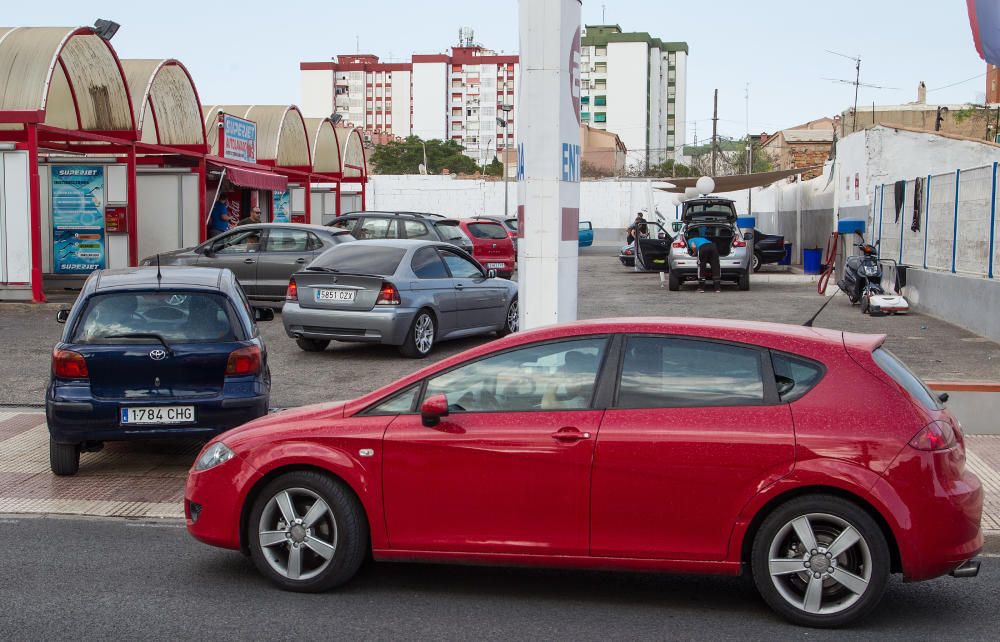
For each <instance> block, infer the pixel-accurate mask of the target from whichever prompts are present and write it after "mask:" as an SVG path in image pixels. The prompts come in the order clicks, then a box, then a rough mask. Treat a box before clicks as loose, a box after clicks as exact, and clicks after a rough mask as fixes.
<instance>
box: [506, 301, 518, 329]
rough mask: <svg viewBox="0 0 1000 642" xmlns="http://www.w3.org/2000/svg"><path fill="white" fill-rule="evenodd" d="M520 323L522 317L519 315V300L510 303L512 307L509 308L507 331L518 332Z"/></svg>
mask: <svg viewBox="0 0 1000 642" xmlns="http://www.w3.org/2000/svg"><path fill="white" fill-rule="evenodd" d="M520 323H521V317H520V315H519V314H518V309H517V299H514V300H513V301H511V302H510V307H509V308H507V331H508V332H511V333H514V332H517V328H518V325H519V324H520Z"/></svg>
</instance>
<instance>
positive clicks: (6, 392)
mask: <svg viewBox="0 0 1000 642" xmlns="http://www.w3.org/2000/svg"><path fill="white" fill-rule="evenodd" d="M614 251H615V250H613V248H608V247H607V246H605V247H595V248H590V249H589V250H585V254H584V255H583V256H581V258H580V279H579V291H580V299H579V300H580V306H579V312H580V317H581V318H584V319H593V318H600V317H612V316H623V315H631V316H700V317H718V318H729V319H755V320H761V321H775V322H779V323H794V324H801V323H803V322H804V321H806V320H807V319H809V318H810V317H811V316H812V315H813V314H815V312H816V311H817V310H818V309H819V307H820V306H821V305H822V304H823V302H824V298H823V297H820V296H819V295H818V294H816V288H815V284H813V283H809V282H805V280H804V279H803V278H802V277H801V276H798V277H790V276H789V275H787V274H783V273H780V272H768V271H764V272H761V273H760V274H759V275H758V278H756V279H755V280H754V281H753V284H752V289H751V291H750V292H739V291H737V290H736V289H735V287H734V286H726V287H725V289H724V292H723V293H721V294H714V293H705V294H699V293H697V292H696V291H695V290H694V289H693V288H692V287H691V286H689V287H687V288H685V289H684V290H683V291H681V292H670V291H669V290H667V289H666V287H662V288H661V287H660V282H659V277H658V275H656V274H640V273H635V272H632V271H631V270H628V269H626V268H623V267H622V266H621V265H620V264H619V263H618V261H617V259H615V258H614V256H613V255H612V253H613V252H614ZM768 269H769V268H765V270H768ZM816 325H817V326H821V327H828V328H839V329H844V330H849V331H852V332H872V333H886V334H888V335H889V340H888V346H889V347H890V348H891V349H892V350H893V351H894V352H896V353H897V354H898V355H899V356H900V357H901V358H903V359H904V360H905V361H906V362H907V363H908V364H910V366H911V367H912V368H913V369H914V370H915V371H916V372H917V373H918V374H920V375H921V376H923V377H925V378H927V379H929V380H934V381H993V380H1000V345H998V344H996V343H994V342H992V341H989V340H988V339H985V338H983V337H979V336H977V335H974V334H972V333H969V332H966V331H965V330H962V329H960V328H957V327H955V326H953V325H950V324H948V323H944V322H943V321H940V320H938V319H935V318H933V317H927V316H923V315H917V314H913V315H909V316H905V317H904V316H897V317H884V318H870V317H867V316H863V315H862V314H861V313H860V312H859V311H858V309H857V308H856V307H853V306H851V305H850V304H849V303H848V302H847V299H846V298H844V297H843V296H842V295H838V296H837V297H836V298H834V299H833V300H832V301H831V303H830V305H829V306H828V307H827V308H826V310H824V312H823V313H822V314H821V315H820V317H819V319H818V320H817V321H816ZM62 327H63V326H61V325H58V324H57V323H56V322H55V306H29V305H0V338H2V339H0V341H2V347H0V350H2V352H0V354H3V356H4V366H5V367H4V368H2V369H0V404H18V405H31V404H41V403H42V402H43V400H44V396H45V385H46V382H47V379H48V373H49V357H50V354H51V350H52V346H53V344H54V343H55V342H56V341H57V340H58V338H59V334H60V332H61V330H62ZM261 328H262V329H261V332H262V334H263V335H264V338H265V341H266V342H267V345H268V349H269V351H270V355H271V371H272V373H273V376H274V385H273V390H272V396H271V401H272V405H274V406H278V407H288V406H298V405H303V404H307V403H311V402H314V401H318V400H334V399H346V398H352V397H356V396H358V395H360V394H362V393H365V392H368V391H370V390H373V389H374V388H377V387H378V386H380V385H383V384H386V383H389V382H391V381H393V380H395V379H397V378H398V377H400V376H401V375H403V374H405V373H407V372H411V371H412V370H413V369H416V368H417V367H420V366H422V365H424V364H425V363H426V362H418V361H410V360H406V359H402V358H400V357H399V355H398V353H397V351H396V349H395V348H390V347H378V346H374V347H373V346H367V345H361V344H346V343H334V344H332V345H331V347H330V348H329V349H327V351H326V352H323V353H319V354H310V353H304V352H302V351H301V350H299V349H298V347H297V346H296V345H295V342H294V341H292V340H291V339H289V338H287V337H286V336H285V334H284V330H283V329H282V326H281V321H280V317H279V318H278V319H276V320H275V321H274V322H271V323H262V324H261ZM487 340H489V338H488V337H487V338H478V339H467V340H463V341H456V342H450V343H443V344H441V345H440V346H439V347H438V348H436V349H435V352H434V353H433V354H432V356H431V357H430V360H435V359H441V358H444V357H446V356H449V355H452V354H455V353H457V352H460V351H462V350H465V349H467V348H470V347H472V346H475V345H479V344H480V343H482V342H483V341H487Z"/></svg>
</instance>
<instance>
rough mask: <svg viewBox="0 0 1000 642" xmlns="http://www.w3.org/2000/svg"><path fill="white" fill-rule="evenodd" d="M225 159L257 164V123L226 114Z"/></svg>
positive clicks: (223, 128) (224, 121)
mask: <svg viewBox="0 0 1000 642" xmlns="http://www.w3.org/2000/svg"><path fill="white" fill-rule="evenodd" d="M222 134H223V153H222V155H223V156H224V157H225V158H232V159H233V160H239V161H245V162H247V163H256V162H257V123H255V122H253V121H249V120H244V119H242V118H237V117H236V116H232V115H230V114H226V115H225V116H224V117H223V120H222Z"/></svg>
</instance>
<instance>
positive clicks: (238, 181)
mask: <svg viewBox="0 0 1000 642" xmlns="http://www.w3.org/2000/svg"><path fill="white" fill-rule="evenodd" d="M209 164H210V165H214V166H216V167H219V168H221V169H223V170H225V172H226V174H225V176H226V180H228V181H229V182H230V183H232V184H233V185H237V186H239V187H247V188H250V189H263V190H269V191H272V192H283V191H285V190H287V189H288V179H287V178H286V177H284V176H281V175H280V174H275V173H273V172H267V171H261V170H255V169H247V168H245V167H236V166H235V165H230V164H228V163H218V162H216V161H214V160H213V161H209Z"/></svg>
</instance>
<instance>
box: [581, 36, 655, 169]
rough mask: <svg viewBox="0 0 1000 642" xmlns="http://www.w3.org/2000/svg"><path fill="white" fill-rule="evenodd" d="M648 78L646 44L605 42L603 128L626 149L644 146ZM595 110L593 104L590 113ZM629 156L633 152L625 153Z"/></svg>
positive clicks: (643, 148)
mask: <svg viewBox="0 0 1000 642" xmlns="http://www.w3.org/2000/svg"><path fill="white" fill-rule="evenodd" d="M648 78H649V46H648V45H647V44H646V43H645V42H612V43H609V44H608V108H607V114H608V121H607V129H608V131H610V132H614V133H616V134H618V136H619V137H620V138H621V139H622V142H623V143H625V147H626V148H627V149H628V150H629V152H632V151H633V150H635V151H639V150H645V149H647V148H648V145H647V120H646V109H647V107H648V104H647V101H646V99H645V97H646V95H647V94H646V82H647V79H648ZM596 93H597V92H592V95H596ZM591 102H593V99H591ZM595 111H599V109H598V108H597V107H594V108H593V109H592V110H591V113H592V114H593V112H595ZM591 118H593V116H591ZM629 158H630V160H631V159H633V158H636V155H635V154H629Z"/></svg>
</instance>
